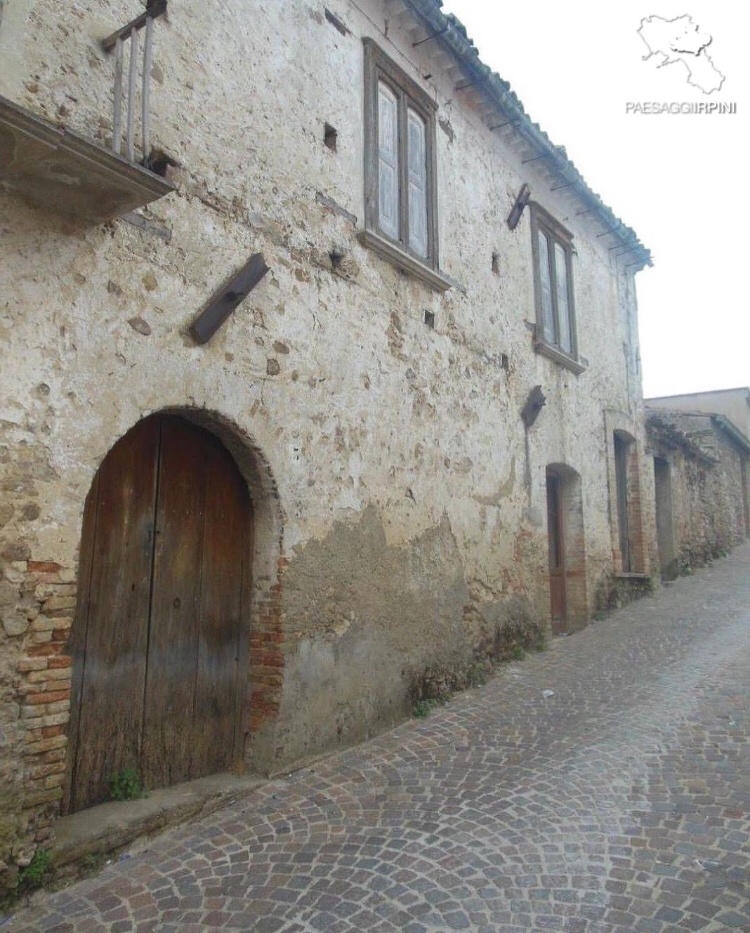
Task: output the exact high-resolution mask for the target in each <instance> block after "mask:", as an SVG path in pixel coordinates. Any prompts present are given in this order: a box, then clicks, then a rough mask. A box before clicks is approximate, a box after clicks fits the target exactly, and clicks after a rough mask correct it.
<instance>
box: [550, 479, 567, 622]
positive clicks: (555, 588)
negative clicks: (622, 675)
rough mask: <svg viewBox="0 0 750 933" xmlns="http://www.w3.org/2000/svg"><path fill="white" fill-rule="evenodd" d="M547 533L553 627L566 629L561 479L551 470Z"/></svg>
mask: <svg viewBox="0 0 750 933" xmlns="http://www.w3.org/2000/svg"><path fill="white" fill-rule="evenodd" d="M547 536H548V539H549V589H550V611H551V616H552V630H553V631H556V632H564V631H565V630H566V622H567V605H566V603H567V599H566V588H565V525H564V521H563V508H562V479H561V477H560V476H559V475H558V474H557V473H555V472H553V471H551V470H547Z"/></svg>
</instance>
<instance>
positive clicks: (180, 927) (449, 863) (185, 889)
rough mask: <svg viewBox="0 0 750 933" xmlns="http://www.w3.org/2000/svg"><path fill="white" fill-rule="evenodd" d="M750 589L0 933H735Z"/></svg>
mask: <svg viewBox="0 0 750 933" xmlns="http://www.w3.org/2000/svg"><path fill="white" fill-rule="evenodd" d="M749 571H750V545H746V546H743V547H742V548H740V549H738V550H737V551H735V552H734V553H733V554H732V555H731V556H730V557H728V558H726V559H724V560H723V561H721V562H719V563H717V564H715V565H714V566H713V567H711V568H708V569H705V570H703V571H700V572H699V573H697V574H696V575H695V576H694V577H691V578H686V579H681V580H679V581H677V582H676V583H675V584H673V585H672V586H670V587H669V588H667V589H666V590H665V591H664V592H663V593H661V594H660V595H658V596H657V597H655V598H651V599H647V600H643V601H641V602H639V603H637V604H635V605H633V606H631V607H629V608H627V609H625V610H623V611H621V612H619V613H617V614H615V615H613V616H611V617H610V618H609V619H607V620H605V621H603V622H597V623H593V624H592V625H591V626H590V627H589V628H588V629H586V630H585V631H583V632H581V633H579V634H576V635H574V636H571V637H563V638H558V639H555V640H554V642H553V644H552V646H551V647H550V649H549V650H548V651H547V652H544V653H543V654H539V655H534V656H533V657H530V658H528V659H527V660H525V661H523V662H521V663H514V664H511V665H507V666H504V667H502V668H501V669H500V670H499V671H498V673H497V674H496V675H495V676H494V677H493V678H492V680H491V681H490V682H489V683H488V684H487V685H486V686H485V687H483V688H480V689H478V690H474V691H470V692H467V693H465V694H462V695H460V696H458V697H457V698H455V699H454V700H453V702H452V703H451V704H450V705H449V706H447V707H445V708H442V709H439V710H437V711H436V712H434V713H433V714H432V715H431V716H430V717H429V718H428V719H427V720H424V721H416V720H415V721H411V722H409V723H406V724H404V725H403V726H401V727H399V728H398V729H396V730H394V731H392V732H390V733H388V734H385V735H382V736H380V737H378V738H377V739H375V740H373V741H371V742H370V743H368V744H367V745H365V746H361V747H359V748H355V749H351V750H348V751H346V752H342V753H340V754H337V755H335V756H333V757H331V758H329V759H327V760H325V761H323V762H319V763H317V764H315V766H314V767H308V768H305V769H303V770H302V771H299V772H297V773H295V774H293V775H290V776H289V777H288V778H287V779H285V780H275V781H273V782H270V783H269V784H268V785H265V786H264V787H263V788H261V789H260V790H259V791H257V792H255V793H254V794H253V795H252V796H251V797H249V798H246V799H244V800H243V801H242V802H241V803H240V804H237V805H235V806H234V807H233V808H231V809H227V810H223V811H221V812H219V813H216V814H214V815H212V816H211V817H208V818H206V819H203V820H201V821H199V822H196V823H194V824H192V825H190V826H188V827H185V828H182V829H180V830H177V831H172V832H170V833H169V834H166V835H164V836H162V837H160V838H159V839H158V840H156V841H155V842H152V843H151V844H150V845H151V848H150V849H149V850H147V851H141V852H138V853H137V854H134V855H132V856H131V857H130V858H126V859H124V860H121V861H120V862H118V863H117V864H114V865H111V866H109V867H107V868H106V869H105V870H104V871H103V872H101V874H99V875H98V876H97V877H95V878H91V879H89V880H87V881H84V882H82V883H80V884H77V885H75V886H73V887H70V888H68V889H67V890H64V891H61V892H58V893H56V894H51V895H37V897H36V898H35V899H34V901H33V902H32V904H31V906H29V907H26V908H24V909H21V910H19V911H18V912H17V914H16V915H15V917H13V918H12V919H10V920H9V921H6V924H5V928H7V929H10V930H12V931H13V933H16V931H17V933H30V931H47V933H73V931H80V933H99V931H102V933H104V931H107V933H129V931H139V933H140V931H143V933H146V931H153V933H205V931H212V930H217V931H228V933H235V931H243V933H245V931H248V933H355V931H356V933H375V931H377V933H439V931H444V933H449V931H455V930H467V931H475V933H526V931H530V930H533V931H550V930H551V931H563V933H564V931H567V933H618V931H627V933H672V931H680V933H683V931H704V933H717V931H738V930H739V931H750V900H749V898H750V879H749V877H748V868H749V866H750V741H749V739H748V735H749V734H750V572H749ZM549 691H553V695H550V694H549Z"/></svg>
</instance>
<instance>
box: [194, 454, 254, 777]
mask: <svg viewBox="0 0 750 933" xmlns="http://www.w3.org/2000/svg"><path fill="white" fill-rule="evenodd" d="M210 441H211V445H210V446H211V449H210V451H209V450H208V449H206V451H205V456H206V464H207V466H208V471H207V480H208V482H207V486H206V506H205V524H204V534H203V555H202V565H201V580H202V585H201V603H200V635H199V643H198V666H197V670H196V679H195V697H194V705H193V728H192V732H193V741H192V763H191V775H192V776H193V777H199V776H201V775H204V774H211V773H213V772H217V771H227V770H229V769H230V768H231V767H232V766H233V765H234V764H235V762H236V760H237V757H238V751H239V750H238V748H237V739H236V735H235V725H236V722H237V719H238V715H239V709H238V676H239V670H240V667H245V666H246V665H247V661H246V659H245V658H242V657H241V655H240V651H241V642H243V639H242V638H241V635H242V628H243V622H244V615H243V609H244V607H243V575H244V568H245V566H247V569H248V572H249V570H250V566H251V560H252V551H251V549H252V537H251V535H249V534H248V532H249V531H251V525H250V497H249V495H248V492H247V487H246V486H245V483H244V481H243V479H242V477H241V476H240V474H239V472H238V470H237V467H236V465H235V463H234V460H233V459H232V457H231V456H230V454H229V452H228V451H227V450H226V448H225V447H224V446H223V445H222V444H221V443H220V441H218V440H217V439H216V438H211V439H210ZM207 447H208V445H207Z"/></svg>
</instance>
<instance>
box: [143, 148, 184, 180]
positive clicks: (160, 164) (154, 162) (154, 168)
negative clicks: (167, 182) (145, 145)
mask: <svg viewBox="0 0 750 933" xmlns="http://www.w3.org/2000/svg"><path fill="white" fill-rule="evenodd" d="M143 164H144V166H145V167H146V168H147V169H148V170H149V171H150V172H153V173H154V175H160V176H161V177H162V178H166V176H167V171H168V170H169V169H170V168H174V167H176V166H178V165H179V162H177V160H176V159H173V158H172V156H170V155H167V153H166V152H164V150H163V149H152V150H151V152H149V154H148V158H147V159H144V161H143Z"/></svg>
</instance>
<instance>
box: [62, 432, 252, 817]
mask: <svg viewBox="0 0 750 933" xmlns="http://www.w3.org/2000/svg"><path fill="white" fill-rule="evenodd" d="M252 553H253V524H252V508H251V502H250V497H249V494H248V491H247V487H246V485H245V482H244V480H243V478H242V476H241V475H240V473H239V471H238V469H237V466H236V464H235V462H234V460H233V459H232V457H231V455H230V454H229V452H228V451H227V450H226V448H225V447H224V446H223V445H222V443H221V442H220V441H219V440H218V439H217V438H216V437H215V436H214V435H212V434H210V433H209V432H208V431H206V430H204V429H203V428H200V427H198V426H197V425H195V424H192V423H191V422H188V421H186V420H184V419H182V418H179V417H176V416H165V415H157V416H153V417H150V418H146V419H145V420H143V421H141V422H140V423H139V424H137V425H136V426H135V427H134V428H133V429H132V430H131V431H130V432H129V433H128V434H126V435H125V437H123V438H122V439H121V440H120V441H119V442H118V443H117V444H116V445H115V446H114V447H113V448H112V450H111V451H110V452H109V454H108V455H107V457H106V458H105V460H104V462H103V463H102V465H101V467H100V469H99V472H98V473H97V476H96V478H95V480H94V483H93V485H92V488H91V491H90V493H89V496H88V499H87V501H86V508H85V514H84V523H83V534H82V543H81V560H80V585H79V594H80V595H79V601H78V609H77V614H76V619H75V622H74V626H73V631H72V635H71V653H72V655H73V687H72V698H71V725H70V744H69V755H68V782H67V794H66V799H65V805H64V809H65V810H66V812H73V811H76V810H81V809H84V808H86V807H89V806H92V805H94V804H96V803H100V802H102V801H104V800H107V799H108V798H109V797H110V785H111V782H112V780H113V779H117V777H118V776H122V775H123V773H124V772H126V770H127V769H132V771H133V772H135V773H137V774H138V776H139V777H140V780H141V781H142V783H143V786H145V787H150V788H157V787H165V786H168V785H170V784H175V783H178V782H181V781H187V780H191V779H193V778H197V777H202V776H204V775H207V774H212V773H216V772H220V771H226V770H228V769H230V768H231V767H232V766H233V765H235V764H236V763H237V762H238V760H239V758H240V756H241V753H242V748H241V745H242V737H243V729H242V722H243V715H242V711H243V707H244V701H245V694H246V688H247V656H246V655H247V640H248V639H247V616H248V598H249V592H250V578H251V570H252Z"/></svg>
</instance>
